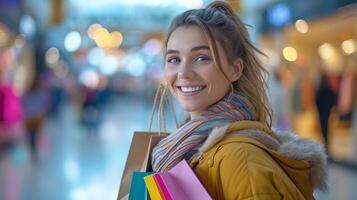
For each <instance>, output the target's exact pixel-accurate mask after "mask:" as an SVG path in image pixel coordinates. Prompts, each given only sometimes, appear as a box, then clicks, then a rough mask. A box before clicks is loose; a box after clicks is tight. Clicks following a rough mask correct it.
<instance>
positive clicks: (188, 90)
mask: <svg viewBox="0 0 357 200" xmlns="http://www.w3.org/2000/svg"><path fill="white" fill-rule="evenodd" d="M202 88H203V87H202V86H197V87H181V91H182V92H196V91H198V90H201V89H202Z"/></svg>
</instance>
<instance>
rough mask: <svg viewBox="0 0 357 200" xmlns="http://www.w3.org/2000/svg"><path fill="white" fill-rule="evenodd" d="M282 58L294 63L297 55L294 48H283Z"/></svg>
mask: <svg viewBox="0 0 357 200" xmlns="http://www.w3.org/2000/svg"><path fill="white" fill-rule="evenodd" d="M283 56H284V58H285V59H286V60H287V61H290V62H294V61H296V59H297V57H298V54H297V51H296V49H295V48H294V47H290V46H288V47H285V48H284V49H283Z"/></svg>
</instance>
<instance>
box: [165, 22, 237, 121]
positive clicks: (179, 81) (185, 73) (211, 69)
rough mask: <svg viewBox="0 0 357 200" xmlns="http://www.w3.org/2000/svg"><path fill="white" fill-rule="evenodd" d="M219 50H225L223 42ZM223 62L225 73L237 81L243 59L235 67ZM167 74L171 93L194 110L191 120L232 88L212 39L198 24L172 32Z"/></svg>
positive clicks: (167, 57) (168, 51)
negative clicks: (217, 59)
mask: <svg viewBox="0 0 357 200" xmlns="http://www.w3.org/2000/svg"><path fill="white" fill-rule="evenodd" d="M187 35H189V36H190V37H187ZM219 50H220V52H223V49H222V47H221V46H220V45H219ZM224 56H225V55H224ZM222 61H223V65H222V66H223V72H224V74H226V75H227V76H229V78H230V81H236V80H237V79H238V76H239V74H240V73H241V70H242V65H241V62H237V65H235V66H231V65H230V64H229V63H227V61H226V60H222ZM164 76H165V79H166V82H167V84H168V86H169V88H170V91H171V93H172V94H173V95H174V96H175V98H176V99H177V100H178V101H179V103H180V104H181V106H182V107H183V109H184V110H186V111H188V112H191V119H193V118H194V117H195V116H198V114H199V112H200V111H203V110H205V109H206V108H207V107H209V106H210V105H212V104H214V103H216V102H218V101H219V100H220V99H222V97H223V96H224V95H225V94H226V93H228V92H229V89H230V81H229V80H226V79H225V76H224V75H223V74H222V73H221V72H220V71H219V69H218V68H217V67H216V66H215V63H214V62H213V58H212V55H211V52H210V48H209V46H208V41H207V39H206V38H205V36H204V33H203V31H202V30H201V29H200V28H199V27H197V26H187V27H180V28H177V29H176V30H175V31H174V32H173V33H172V35H171V37H170V39H169V41H168V44H167V51H166V64H165V74H164Z"/></svg>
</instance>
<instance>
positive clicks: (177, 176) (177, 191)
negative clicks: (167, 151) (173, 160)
mask: <svg viewBox="0 0 357 200" xmlns="http://www.w3.org/2000/svg"><path fill="white" fill-rule="evenodd" d="M150 176H154V178H155V182H156V185H154V186H153V185H148V184H146V186H147V187H148V190H150V189H151V188H150V187H157V188H158V190H159V191H160V193H161V195H162V197H163V199H165V200H171V199H172V200H181V199H190V200H212V198H211V197H210V196H209V194H208V192H207V191H206V189H205V188H204V187H203V186H202V184H201V182H200V181H199V180H198V178H197V176H196V175H195V173H194V172H193V171H192V169H191V168H190V166H189V165H188V164H187V162H186V160H182V161H181V162H179V163H178V164H177V165H176V166H174V167H173V168H172V169H170V170H169V171H168V172H163V173H156V174H154V175H150ZM149 194H150V193H149Z"/></svg>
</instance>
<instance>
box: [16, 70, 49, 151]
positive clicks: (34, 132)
mask: <svg viewBox="0 0 357 200" xmlns="http://www.w3.org/2000/svg"><path fill="white" fill-rule="evenodd" d="M22 104H23V108H24V116H25V124H26V128H27V131H28V133H27V134H28V142H29V146H30V150H31V152H32V154H33V156H34V158H35V157H36V156H37V150H38V148H37V138H38V137H39V134H40V133H39V132H40V131H41V128H42V126H43V124H44V122H45V120H46V117H47V114H48V111H49V108H50V96H49V94H48V92H47V91H46V90H45V89H44V88H43V85H42V81H41V78H40V77H39V76H38V75H36V76H35V77H34V79H33V81H32V83H31V84H30V87H29V88H27V91H26V92H25V93H24V95H23V97H22Z"/></svg>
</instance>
